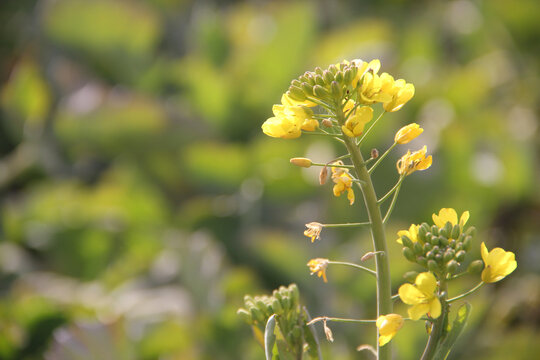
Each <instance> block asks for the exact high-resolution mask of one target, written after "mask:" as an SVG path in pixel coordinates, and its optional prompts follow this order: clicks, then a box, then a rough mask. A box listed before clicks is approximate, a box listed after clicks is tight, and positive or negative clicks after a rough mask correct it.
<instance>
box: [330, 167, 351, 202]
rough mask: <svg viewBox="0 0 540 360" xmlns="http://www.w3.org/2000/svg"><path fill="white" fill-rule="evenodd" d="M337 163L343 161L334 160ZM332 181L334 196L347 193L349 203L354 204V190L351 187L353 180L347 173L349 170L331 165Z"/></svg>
mask: <svg viewBox="0 0 540 360" xmlns="http://www.w3.org/2000/svg"><path fill="white" fill-rule="evenodd" d="M336 164H338V165H343V162H341V161H338V162H336ZM332 181H333V182H334V188H333V192H334V196H338V197H339V196H341V194H343V193H344V192H346V193H347V199H348V200H349V204H350V205H352V204H354V190H353V189H352V185H353V181H352V177H351V175H350V174H349V170H347V169H343V168H339V167H335V166H332Z"/></svg>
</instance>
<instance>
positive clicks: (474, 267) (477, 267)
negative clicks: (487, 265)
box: [467, 260, 484, 274]
mask: <svg viewBox="0 0 540 360" xmlns="http://www.w3.org/2000/svg"><path fill="white" fill-rule="evenodd" d="M482 270H484V262H483V261H482V260H475V261H473V262H472V263H471V264H470V265H469V268H468V269H467V271H468V272H470V273H471V274H479V273H480V271H482Z"/></svg>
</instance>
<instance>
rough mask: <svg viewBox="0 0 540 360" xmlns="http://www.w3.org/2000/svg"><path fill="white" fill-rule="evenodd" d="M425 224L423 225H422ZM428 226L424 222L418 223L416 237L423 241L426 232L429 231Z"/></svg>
mask: <svg viewBox="0 0 540 360" xmlns="http://www.w3.org/2000/svg"><path fill="white" fill-rule="evenodd" d="M424 225H425V226H424ZM429 230H430V229H429V226H428V224H426V223H423V224H422V225H420V227H419V228H418V237H419V238H420V239H421V240H423V241H424V242H426V234H427V233H428V232H429Z"/></svg>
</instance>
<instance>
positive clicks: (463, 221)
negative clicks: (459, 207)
mask: <svg viewBox="0 0 540 360" xmlns="http://www.w3.org/2000/svg"><path fill="white" fill-rule="evenodd" d="M469 216H470V214H469V212H468V211H465V212H464V213H463V214H461V218H459V226H460V227H461V228H462V229H463V227H464V226H465V224H466V223H467V221H469Z"/></svg>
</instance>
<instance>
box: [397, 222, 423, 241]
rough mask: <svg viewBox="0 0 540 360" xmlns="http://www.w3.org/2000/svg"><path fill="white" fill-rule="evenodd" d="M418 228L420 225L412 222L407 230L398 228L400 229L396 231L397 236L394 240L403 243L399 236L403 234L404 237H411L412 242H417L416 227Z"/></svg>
mask: <svg viewBox="0 0 540 360" xmlns="http://www.w3.org/2000/svg"><path fill="white" fill-rule="evenodd" d="M419 228H420V226H418V225H415V224H412V225H411V227H409V230H400V231H398V233H397V235H398V238H397V240H396V241H397V242H398V243H399V244H402V245H403V243H402V241H401V237H402V236H404V235H405V236H406V237H408V238H409V239H411V241H412V242H413V243H415V242H418V229H419Z"/></svg>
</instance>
